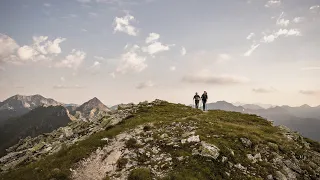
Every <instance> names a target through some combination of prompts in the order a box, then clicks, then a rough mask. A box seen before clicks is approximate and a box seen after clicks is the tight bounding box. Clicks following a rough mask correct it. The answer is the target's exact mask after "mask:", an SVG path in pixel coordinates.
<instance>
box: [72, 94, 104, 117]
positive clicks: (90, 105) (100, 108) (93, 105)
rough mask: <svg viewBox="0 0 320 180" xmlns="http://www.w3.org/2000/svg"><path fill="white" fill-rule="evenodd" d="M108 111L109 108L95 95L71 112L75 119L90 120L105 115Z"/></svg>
mask: <svg viewBox="0 0 320 180" xmlns="http://www.w3.org/2000/svg"><path fill="white" fill-rule="evenodd" d="M109 111H110V109H109V108H108V107H107V106H106V105H104V104H103V103H102V102H101V101H100V100H99V99H98V98H96V97H95V98H93V99H91V100H89V101H88V102H85V103H84V104H82V105H81V106H79V107H77V108H76V109H75V110H74V111H72V112H71V114H72V115H74V116H75V117H76V118H77V119H81V120H84V121H92V120H96V119H99V118H101V117H103V116H105V115H106V114H107V112H109Z"/></svg>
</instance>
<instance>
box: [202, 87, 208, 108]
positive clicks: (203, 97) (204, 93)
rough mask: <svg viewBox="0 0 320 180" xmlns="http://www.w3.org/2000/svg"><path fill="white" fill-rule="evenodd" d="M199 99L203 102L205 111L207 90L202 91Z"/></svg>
mask: <svg viewBox="0 0 320 180" xmlns="http://www.w3.org/2000/svg"><path fill="white" fill-rule="evenodd" d="M201 99H202V103H203V110H204V111H205V110H206V103H207V100H208V94H207V91H204V92H203V94H202V96H201Z"/></svg>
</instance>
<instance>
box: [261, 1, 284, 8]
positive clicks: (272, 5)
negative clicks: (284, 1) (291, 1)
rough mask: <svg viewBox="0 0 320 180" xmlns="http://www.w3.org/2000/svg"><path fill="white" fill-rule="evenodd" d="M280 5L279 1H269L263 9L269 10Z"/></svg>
mask: <svg viewBox="0 0 320 180" xmlns="http://www.w3.org/2000/svg"><path fill="white" fill-rule="evenodd" d="M280 5H281V1H280V0H269V1H268V2H267V4H265V7H267V8H269V7H278V6H280Z"/></svg>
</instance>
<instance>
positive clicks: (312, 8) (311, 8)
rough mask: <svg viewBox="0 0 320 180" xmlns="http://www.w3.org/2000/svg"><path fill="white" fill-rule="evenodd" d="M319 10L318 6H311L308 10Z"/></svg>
mask: <svg viewBox="0 0 320 180" xmlns="http://www.w3.org/2000/svg"><path fill="white" fill-rule="evenodd" d="M319 8H320V5H315V6H311V7H310V10H317V9H319Z"/></svg>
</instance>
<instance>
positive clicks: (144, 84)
mask: <svg viewBox="0 0 320 180" xmlns="http://www.w3.org/2000/svg"><path fill="white" fill-rule="evenodd" d="M153 86H154V83H153V82H152V81H147V82H142V83H140V84H138V86H137V89H145V88H149V87H153Z"/></svg>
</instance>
